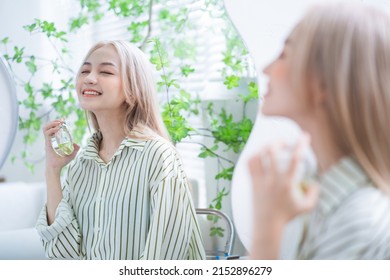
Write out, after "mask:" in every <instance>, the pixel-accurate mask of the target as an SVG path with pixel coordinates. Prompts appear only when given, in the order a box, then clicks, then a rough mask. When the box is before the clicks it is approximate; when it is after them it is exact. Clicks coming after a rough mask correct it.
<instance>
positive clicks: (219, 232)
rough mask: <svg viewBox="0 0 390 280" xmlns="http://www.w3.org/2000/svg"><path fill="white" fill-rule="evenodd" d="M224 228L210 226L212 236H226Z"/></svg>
mask: <svg viewBox="0 0 390 280" xmlns="http://www.w3.org/2000/svg"><path fill="white" fill-rule="evenodd" d="M224 231H225V230H224V229H223V228H221V227H211V228H210V236H218V237H223V236H224Z"/></svg>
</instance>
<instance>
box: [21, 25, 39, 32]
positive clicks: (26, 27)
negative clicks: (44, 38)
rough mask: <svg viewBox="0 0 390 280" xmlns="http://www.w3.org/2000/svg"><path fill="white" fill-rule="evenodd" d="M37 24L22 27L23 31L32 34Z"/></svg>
mask: <svg viewBox="0 0 390 280" xmlns="http://www.w3.org/2000/svg"><path fill="white" fill-rule="evenodd" d="M37 26H38V25H37V23H36V22H35V23H32V24H30V25H24V26H23V28H24V29H25V30H27V31H28V32H30V33H31V32H33V31H34V30H36V28H37Z"/></svg>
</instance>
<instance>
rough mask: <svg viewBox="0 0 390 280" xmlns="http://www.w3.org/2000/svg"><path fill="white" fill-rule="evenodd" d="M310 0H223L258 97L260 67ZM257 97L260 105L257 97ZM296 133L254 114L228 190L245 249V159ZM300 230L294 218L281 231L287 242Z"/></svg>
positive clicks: (248, 233) (287, 124) (285, 123)
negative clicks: (253, 76)
mask: <svg viewBox="0 0 390 280" xmlns="http://www.w3.org/2000/svg"><path fill="white" fill-rule="evenodd" d="M314 2H320V0H300V1H285V0H275V1H272V2H267V3H266V4H265V3H264V2H263V1H251V0H241V1H239V2H238V1H234V0H225V6H226V10H227V12H228V14H229V16H230V18H231V20H232V21H233V23H234V24H235V26H236V28H237V30H238V31H239V33H240V34H241V37H242V38H243V40H244V42H245V43H246V45H247V48H248V49H249V52H250V53H251V55H252V57H253V58H254V61H255V65H256V69H257V73H258V84H259V95H260V96H261V95H262V94H264V90H265V89H266V87H267V85H266V82H267V81H266V78H265V76H264V75H263V74H262V70H263V69H264V67H265V66H266V65H267V64H268V63H269V62H271V61H272V60H273V59H274V58H275V57H276V56H277V55H278V54H279V52H280V51H281V49H282V47H283V43H284V40H285V38H286V37H287V35H288V34H289V32H290V29H291V28H292V27H293V26H294V24H295V22H297V21H298V19H299V18H300V17H301V16H302V15H303V13H304V12H305V9H306V7H308V6H309V5H310V4H312V3H314ZM259 100H260V104H259V106H261V97H260V99H259ZM300 133H301V130H300V128H299V127H298V126H297V125H296V124H295V123H293V122H292V121H290V120H288V119H285V118H277V117H265V116H262V115H261V114H258V115H257V119H256V122H255V125H254V127H253V129H252V133H251V135H250V137H249V140H248V142H247V144H246V146H245V148H244V150H243V151H242V153H241V155H240V158H239V159H238V161H237V164H236V167H235V171H234V174H233V180H232V190H231V203H232V216H233V222H234V225H235V228H236V231H237V234H238V237H239V239H240V240H241V242H242V243H243V245H244V247H245V249H246V250H247V251H249V250H250V249H251V239H252V223H253V220H252V219H253V215H252V191H251V187H252V186H251V181H250V175H249V171H248V168H247V162H248V159H249V157H250V156H251V155H253V154H254V153H255V152H257V151H258V150H259V149H260V148H261V147H262V146H264V145H266V144H269V143H272V142H273V141H275V140H283V141H285V142H287V143H294V142H295V141H296V139H297V138H298V136H299V135H300ZM308 157H309V159H308V160H309V161H310V162H311V164H315V160H314V157H313V155H312V153H310V151H309V154H308ZM300 230H301V226H300V220H296V221H293V222H292V223H290V224H289V226H288V228H287V229H286V232H285V234H286V235H287V236H288V238H289V240H290V241H291V239H294V238H298V236H299V233H300ZM295 243H298V242H294V244H295ZM282 247H285V246H282ZM294 250H295V248H292V247H289V251H286V252H281V256H282V258H289V256H291V254H293V252H294Z"/></svg>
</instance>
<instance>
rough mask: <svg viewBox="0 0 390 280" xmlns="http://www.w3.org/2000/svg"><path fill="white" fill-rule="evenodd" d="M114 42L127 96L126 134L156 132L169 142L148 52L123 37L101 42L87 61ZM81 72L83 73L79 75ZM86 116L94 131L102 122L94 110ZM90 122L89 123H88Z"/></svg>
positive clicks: (150, 134)
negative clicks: (146, 54)
mask: <svg viewBox="0 0 390 280" xmlns="http://www.w3.org/2000/svg"><path fill="white" fill-rule="evenodd" d="M107 45H111V46H113V47H114V48H115V50H116V52H117V53H118V56H119V59H120V73H121V79H122V84H123V91H124V93H125V97H126V101H127V102H126V106H127V109H126V121H125V123H124V131H125V133H126V135H128V136H132V137H135V138H145V139H147V138H150V137H153V135H154V134H158V135H160V136H161V137H163V138H165V139H167V140H169V141H170V138H169V136H168V133H167V129H166V127H165V125H164V123H163V120H162V117H161V114H160V111H159V106H158V102H157V93H156V88H155V80H154V77H153V70H152V67H151V64H150V62H149V61H148V59H147V58H146V56H145V54H144V53H143V52H142V51H141V50H139V49H138V48H137V47H135V46H134V45H132V44H130V43H129V42H127V41H124V40H113V41H100V42H98V43H96V44H95V45H94V46H92V47H91V49H90V50H89V51H88V53H87V55H86V56H85V60H86V59H87V58H88V57H89V56H90V55H91V54H92V53H93V52H94V51H95V50H97V49H99V48H101V47H103V46H107ZM79 74H80V72H79V73H78V74H77V77H78V75H79ZM87 119H88V120H89V121H90V122H92V126H93V128H94V129H95V130H99V123H98V121H97V118H96V116H95V114H94V113H93V112H90V111H87ZM88 124H89V122H88Z"/></svg>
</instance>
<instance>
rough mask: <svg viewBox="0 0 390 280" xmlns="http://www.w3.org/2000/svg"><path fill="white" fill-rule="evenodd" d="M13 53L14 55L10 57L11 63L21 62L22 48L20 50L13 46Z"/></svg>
mask: <svg viewBox="0 0 390 280" xmlns="http://www.w3.org/2000/svg"><path fill="white" fill-rule="evenodd" d="M14 52H15V54H14V56H13V57H12V61H16V62H17V63H20V62H22V60H23V53H24V47H23V48H21V49H20V48H19V47H18V46H15V47H14Z"/></svg>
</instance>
